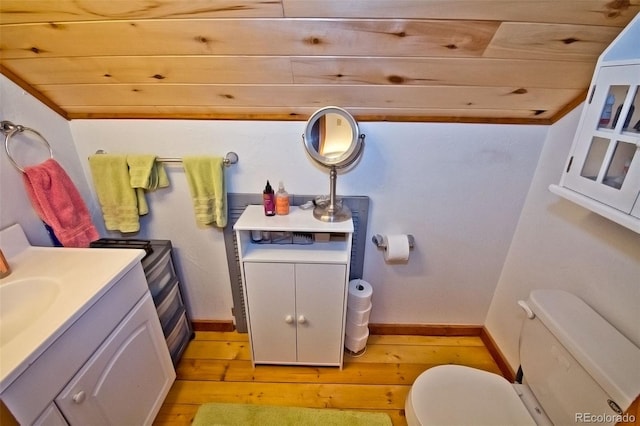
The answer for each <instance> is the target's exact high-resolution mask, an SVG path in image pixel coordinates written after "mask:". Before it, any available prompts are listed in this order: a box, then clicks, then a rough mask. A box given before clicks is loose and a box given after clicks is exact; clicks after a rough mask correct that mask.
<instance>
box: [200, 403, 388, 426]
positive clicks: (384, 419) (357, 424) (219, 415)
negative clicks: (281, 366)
mask: <svg viewBox="0 0 640 426" xmlns="http://www.w3.org/2000/svg"><path fill="white" fill-rule="evenodd" d="M214 425H220V426H222V425H224V426H254V425H255V426H272V425H273V426H315V425H317V426H352V425H353V426H391V418H390V417H389V416H388V415H387V414H386V413H365V412H362V411H344V410H336V409H329V408H302V407H278V406H273V405H253V404H221V403H211V404H203V405H201V406H200V408H198V412H197V413H196V416H195V418H194V419H193V423H192V426H214Z"/></svg>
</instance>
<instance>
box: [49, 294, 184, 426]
mask: <svg viewBox="0 0 640 426" xmlns="http://www.w3.org/2000/svg"><path fill="white" fill-rule="evenodd" d="M174 379H175V372H174V370H173V365H172V362H171V357H170V356H169V352H168V349H167V346H166V344H165V342H164V335H163V333H162V329H161V327H160V323H159V322H158V317H157V314H156V310H155V306H154V304H153V301H152V299H151V295H150V294H148V293H147V295H146V296H145V297H143V298H142V299H141V300H140V302H139V303H138V304H137V305H136V306H135V307H134V308H133V309H132V310H131V312H130V313H129V314H128V315H127V317H125V319H124V320H123V321H122V322H121V323H120V325H119V326H118V328H116V330H115V331H114V332H113V333H112V334H111V335H110V336H109V337H108V338H107V340H106V341H105V342H104V343H103V344H102V345H101V346H100V347H99V348H98V350H97V351H96V352H95V353H94V354H93V356H92V357H91V359H89V361H87V363H86V364H85V365H84V366H83V368H82V369H81V370H80V371H79V372H78V373H77V374H76V376H75V377H74V378H73V379H72V380H71V382H70V383H69V384H68V385H67V387H66V388H65V389H64V390H63V391H62V392H61V393H60V395H59V396H58V397H57V398H56V400H55V402H56V404H57V405H58V407H60V410H61V411H62V413H63V414H64V416H65V417H66V418H67V420H68V421H69V422H70V423H71V424H74V425H94V426H98V425H134V424H135V425H150V424H151V423H152V422H153V420H154V418H155V416H156V414H157V413H158V410H159V409H160V406H161V404H162V402H163V400H164V398H165V396H166V394H167V392H168V391H169V388H170V387H171V384H172V383H173V380H174Z"/></svg>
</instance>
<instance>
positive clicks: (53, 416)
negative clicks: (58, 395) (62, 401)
mask: <svg viewBox="0 0 640 426" xmlns="http://www.w3.org/2000/svg"><path fill="white" fill-rule="evenodd" d="M68 425H69V423H67V421H66V420H65V419H64V416H63V415H62V413H61V412H60V410H58V407H56V405H55V404H53V403H51V404H49V406H48V407H47V408H46V409H45V410H44V412H43V413H42V414H41V415H40V417H38V418H37V419H36V421H35V422H33V426H68Z"/></svg>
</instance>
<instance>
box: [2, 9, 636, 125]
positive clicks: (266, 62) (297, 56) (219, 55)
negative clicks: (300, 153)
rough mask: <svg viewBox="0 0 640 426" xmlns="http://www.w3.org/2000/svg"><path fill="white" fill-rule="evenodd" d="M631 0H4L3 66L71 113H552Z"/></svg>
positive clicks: (487, 116)
mask: <svg viewBox="0 0 640 426" xmlns="http://www.w3.org/2000/svg"><path fill="white" fill-rule="evenodd" d="M639 12H640V0H607V1H603V0H349V1H344V0H190V1H182V0H127V1H124V0H29V1H24V0H2V1H1V2H0V72H2V73H3V74H5V75H6V76H7V77H9V78H10V79H11V80H13V81H14V82H16V83H17V84H18V85H20V86H21V87H23V88H24V89H25V90H27V91H28V92H30V93H32V94H34V96H36V97H37V98H38V99H40V100H42V101H43V102H45V104H47V105H49V106H51V107H52V108H54V110H56V111H58V112H59V113H60V114H61V115H63V116H65V117H66V118H69V119H74V118H89V117H100V118H109V117H111V118H116V117H117V118H138V117H145V118H153V117H157V118H181V119H184V118H194V119H204V118H208V119H216V118H220V119H266V120H268V119H273V120H279V119H294V120H306V119H307V118H308V116H309V115H310V114H311V113H312V112H313V111H315V110H316V109H317V108H320V107H322V106H325V105H339V106H342V107H345V108H347V109H349V110H350V111H351V112H352V113H353V114H354V115H356V118H358V119H360V120H362V119H365V120H387V121H394V120H395V121H447V120H448V121H452V122H459V121H460V122H504V123H517V122H521V123H532V122H538V123H545V124H546V123H549V122H551V121H554V120H557V119H558V118H560V117H561V116H562V115H564V114H565V113H566V112H567V111H568V110H569V109H570V108H571V107H573V106H575V105H577V104H579V103H580V102H581V101H582V99H584V96H585V93H586V90H587V88H588V86H589V83H590V80H591V75H592V72H593V69H594V66H595V63H596V61H597V59H598V56H599V55H600V54H601V53H602V51H603V50H604V48H605V47H606V46H607V45H608V44H609V43H610V42H611V41H612V40H613V39H614V38H615V37H616V36H617V34H618V33H619V32H620V31H621V30H622V28H623V27H624V26H625V25H626V24H627V23H628V22H629V21H630V20H631V19H632V18H633V17H634V16H635V15H636V14H637V13H639Z"/></svg>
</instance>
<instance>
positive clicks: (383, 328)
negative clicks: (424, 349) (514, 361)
mask: <svg viewBox="0 0 640 426" xmlns="http://www.w3.org/2000/svg"><path fill="white" fill-rule="evenodd" d="M369 333H370V334H378V335H407V336H476V337H480V339H481V340H482V342H483V343H484V345H485V346H486V348H487V350H488V351H489V354H491V357H492V358H493V360H494V361H495V362H496V364H497V365H498V368H499V369H500V372H501V373H502V375H503V376H504V378H505V379H507V380H508V381H510V382H513V381H514V380H515V377H516V375H515V373H514V371H513V370H512V369H511V367H510V366H509V363H508V362H507V361H506V358H505V357H504V355H503V354H502V352H501V351H500V349H499V348H498V345H496V342H495V341H494V340H493V338H492V337H491V334H489V331H487V329H486V328H485V327H484V326H481V325H445V324H369Z"/></svg>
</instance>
